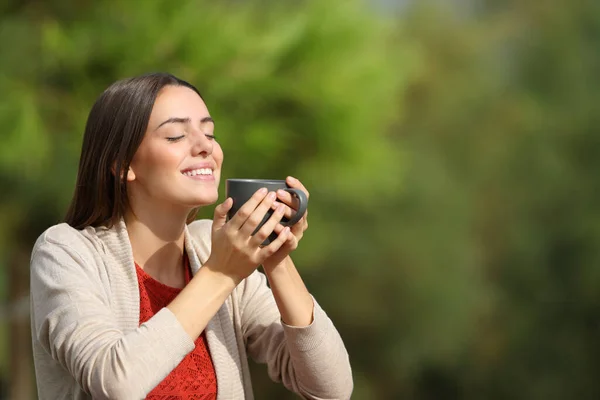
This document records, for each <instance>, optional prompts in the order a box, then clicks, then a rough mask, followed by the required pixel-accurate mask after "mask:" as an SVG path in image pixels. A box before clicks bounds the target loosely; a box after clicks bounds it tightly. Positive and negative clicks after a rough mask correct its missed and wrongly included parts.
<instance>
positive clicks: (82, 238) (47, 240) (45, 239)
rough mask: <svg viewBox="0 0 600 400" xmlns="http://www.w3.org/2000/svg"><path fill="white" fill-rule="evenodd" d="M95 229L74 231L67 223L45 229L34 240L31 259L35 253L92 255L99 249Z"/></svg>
mask: <svg viewBox="0 0 600 400" xmlns="http://www.w3.org/2000/svg"><path fill="white" fill-rule="evenodd" d="M99 246H100V245H99V243H98V240H97V233H96V228H92V227H88V228H85V229H82V230H79V229H75V228H73V227H72V226H70V225H69V224H67V223H61V224H57V225H53V226H51V227H50V228H48V229H46V230H45V231H44V232H43V233H42V234H41V235H40V236H39V237H38V239H37V240H36V242H35V244H34V246H33V250H32V258H35V256H36V254H37V253H40V252H42V253H47V252H50V253H54V252H64V251H68V252H70V253H74V254H79V255H80V256H88V255H92V253H94V252H97V251H98V248H99ZM86 258H87V257H86Z"/></svg>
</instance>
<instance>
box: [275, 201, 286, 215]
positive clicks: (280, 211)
mask: <svg viewBox="0 0 600 400" xmlns="http://www.w3.org/2000/svg"><path fill="white" fill-rule="evenodd" d="M284 210H285V208H284V207H283V204H281V203H278V204H277V209H276V211H277V212H278V213H280V214H282V213H283V211H284Z"/></svg>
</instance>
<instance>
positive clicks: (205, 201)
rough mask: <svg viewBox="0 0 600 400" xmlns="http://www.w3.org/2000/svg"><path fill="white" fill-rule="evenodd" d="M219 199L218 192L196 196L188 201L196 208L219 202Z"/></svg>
mask: <svg viewBox="0 0 600 400" xmlns="http://www.w3.org/2000/svg"><path fill="white" fill-rule="evenodd" d="M217 200H219V194H218V193H215V195H214V196H213V195H208V194H206V195H204V196H200V197H196V198H195V199H193V200H192V201H190V202H188V204H189V205H190V206H191V207H192V208H196V207H203V206H210V205H212V204H215V203H216V202H217Z"/></svg>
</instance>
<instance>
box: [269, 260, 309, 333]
mask: <svg viewBox="0 0 600 400" xmlns="http://www.w3.org/2000/svg"><path fill="white" fill-rule="evenodd" d="M263 267H264V269H265V274H266V275H267V278H268V280H269V284H270V286H271V291H272V292H273V297H274V298H275V302H276V303H277V308H278V309H279V313H280V314H281V319H282V320H283V322H284V323H285V324H287V325H290V326H296V327H302V326H308V325H310V324H311V323H312V320H313V307H314V304H313V299H312V296H311V295H310V293H309V292H308V290H307V289H306V286H305V285H304V281H302V278H301V277H300V274H299V273H298V270H297V269H296V266H295V265H294V262H293V261H292V259H291V258H290V257H289V256H288V257H286V258H285V259H284V260H283V261H282V262H281V263H279V264H277V265H275V266H263Z"/></svg>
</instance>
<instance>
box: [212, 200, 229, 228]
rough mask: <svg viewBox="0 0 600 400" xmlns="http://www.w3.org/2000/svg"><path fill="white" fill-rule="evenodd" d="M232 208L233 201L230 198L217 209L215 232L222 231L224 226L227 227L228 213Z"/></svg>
mask: <svg viewBox="0 0 600 400" xmlns="http://www.w3.org/2000/svg"><path fill="white" fill-rule="evenodd" d="M231 206H233V199H232V198H231V197H228V198H227V199H226V200H225V201H224V202H222V203H221V204H219V205H218V206H216V207H215V212H214V216H213V223H212V230H213V232H215V231H216V230H218V229H221V228H222V227H223V225H225V222H226V221H227V212H229V210H230V209H231Z"/></svg>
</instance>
